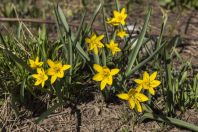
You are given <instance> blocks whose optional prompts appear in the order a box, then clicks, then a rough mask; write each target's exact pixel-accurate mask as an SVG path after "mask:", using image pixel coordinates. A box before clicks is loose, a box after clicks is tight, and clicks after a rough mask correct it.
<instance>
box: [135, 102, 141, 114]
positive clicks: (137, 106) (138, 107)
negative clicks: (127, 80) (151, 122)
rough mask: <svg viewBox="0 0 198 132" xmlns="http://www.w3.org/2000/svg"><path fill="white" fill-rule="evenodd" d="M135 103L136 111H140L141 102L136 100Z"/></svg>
mask: <svg viewBox="0 0 198 132" xmlns="http://www.w3.org/2000/svg"><path fill="white" fill-rule="evenodd" d="M135 104H136V109H137V111H138V112H142V106H141V104H140V103H139V102H138V101H136V102H135Z"/></svg>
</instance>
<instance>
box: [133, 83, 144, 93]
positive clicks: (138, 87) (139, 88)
mask: <svg viewBox="0 0 198 132" xmlns="http://www.w3.org/2000/svg"><path fill="white" fill-rule="evenodd" d="M135 90H136V91H137V92H138V93H139V92H140V91H141V90H142V85H138V86H137V87H136V89H135Z"/></svg>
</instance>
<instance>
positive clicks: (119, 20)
mask: <svg viewBox="0 0 198 132" xmlns="http://www.w3.org/2000/svg"><path fill="white" fill-rule="evenodd" d="M125 12H126V9H125V8H122V10H121V12H118V11H116V10H115V11H114V12H113V15H114V17H113V18H111V19H109V20H107V23H109V24H111V25H113V26H118V25H120V24H121V25H125V24H126V22H125V19H126V18H127V14H126V13H125Z"/></svg>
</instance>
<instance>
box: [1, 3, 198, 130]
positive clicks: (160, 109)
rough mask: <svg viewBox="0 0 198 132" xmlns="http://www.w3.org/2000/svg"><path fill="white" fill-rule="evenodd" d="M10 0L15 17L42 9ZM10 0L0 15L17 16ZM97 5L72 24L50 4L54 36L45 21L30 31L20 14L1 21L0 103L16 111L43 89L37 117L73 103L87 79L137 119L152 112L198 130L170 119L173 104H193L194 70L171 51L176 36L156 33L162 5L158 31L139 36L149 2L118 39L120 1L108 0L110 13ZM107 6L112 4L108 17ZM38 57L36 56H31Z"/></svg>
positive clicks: (123, 25)
mask: <svg viewBox="0 0 198 132" xmlns="http://www.w3.org/2000/svg"><path fill="white" fill-rule="evenodd" d="M17 2H18V4H17V6H19V7H17V9H21V11H18V12H19V15H20V16H26V14H30V15H29V17H31V18H32V17H36V16H37V15H39V16H42V15H43V14H44V13H43V12H40V10H37V11H35V10H36V9H35V8H36V7H31V4H29V3H28V2H27V1H25V0H24V1H16V3H17ZM160 2H161V3H162V4H164V5H166V6H168V7H173V6H177V4H176V1H160ZM179 2H180V4H181V5H182V6H183V5H184V4H185V5H187V6H190V7H194V8H197V7H198V3H197V1H196V0H194V1H191V2H187V1H179ZM10 3H11V2H7V1H4V5H5V7H4V9H3V11H2V13H3V15H4V16H5V17H16V13H15V11H14V8H10V7H12V6H11V4H10ZM24 5H27V6H24ZM104 5H105V4H104V3H103V2H102V1H101V2H100V4H99V5H98V6H97V7H96V9H95V11H94V13H93V15H92V16H91V18H90V21H88V23H87V21H85V17H86V15H87V14H86V11H85V12H84V13H83V14H82V17H81V20H80V24H79V25H78V26H77V29H76V30H73V29H72V27H71V26H70V24H69V23H68V20H67V17H66V16H65V14H64V10H62V8H61V7H60V6H59V5H54V6H53V8H54V15H55V16H54V17H55V18H56V27H57V29H56V30H57V32H54V33H55V34H54V36H55V40H50V38H49V34H50V31H49V30H48V29H47V28H46V26H45V25H44V24H43V25H42V26H40V27H39V28H33V29H34V30H35V32H34V33H32V32H31V29H29V28H28V27H27V25H25V24H24V23H23V22H20V21H19V22H17V24H15V25H12V24H10V25H12V27H11V29H12V30H10V28H9V27H4V28H3V29H4V30H2V31H1V32H0V106H1V105H2V104H3V101H4V100H6V98H8V97H9V98H10V99H11V100H12V101H11V103H12V104H11V105H12V108H13V110H14V111H15V114H16V116H19V109H20V106H21V105H22V106H23V105H26V104H27V103H28V102H31V100H33V99H36V98H39V97H42V96H44V95H49V97H50V101H51V104H50V107H48V108H47V111H46V112H44V113H43V114H41V115H40V116H39V118H38V119H37V122H40V121H42V120H43V119H44V118H45V117H47V116H48V115H49V114H51V113H52V112H53V111H54V110H55V109H57V108H59V107H60V106H63V105H65V104H68V103H69V104H72V105H76V103H77V101H76V100H77V97H76V96H77V95H80V94H82V93H79V88H81V90H80V92H87V91H83V90H84V88H86V87H87V86H88V85H90V84H91V86H92V88H93V89H98V90H99V89H100V92H101V93H102V95H103V97H104V100H105V101H106V102H108V101H109V100H113V99H114V98H116V99H118V98H117V97H119V98H121V99H124V100H128V102H129V108H131V112H134V113H135V114H137V117H138V118H137V120H139V119H140V120H141V121H143V120H145V119H153V120H157V121H161V122H165V123H170V124H174V125H177V126H179V127H183V128H186V129H189V130H194V131H198V126H195V125H193V124H190V123H187V122H185V121H181V120H179V119H177V118H178V117H177V114H176V112H177V111H180V112H181V113H183V112H185V111H186V110H187V109H188V108H190V107H193V108H195V109H197V106H198V104H197V97H198V91H197V89H198V74H195V73H194V71H193V68H192V67H191V62H190V61H184V60H183V59H181V56H180V54H179V53H178V52H177V50H176V46H177V45H178V44H179V43H180V39H181V38H180V37H178V36H175V37H172V38H167V37H164V36H163V33H164V29H165V27H166V22H167V14H166V13H164V12H163V13H164V14H163V20H162V21H161V29H160V30H161V33H160V34H159V36H158V37H156V38H153V37H150V36H149V35H146V33H147V32H149V31H148V26H149V21H150V19H151V18H150V16H151V15H152V8H148V10H147V15H146V17H145V21H144V25H143V27H142V29H141V31H140V34H139V35H136V36H135V37H134V36H132V34H133V33H132V32H127V33H125V35H124V37H123V38H122V37H120V36H119V35H118V32H120V31H123V32H125V29H127V22H126V21H125V19H126V16H127V13H126V10H125V8H124V7H121V5H120V3H119V1H118V0H115V5H114V7H116V10H115V11H114V14H113V10H111V9H107V8H108V7H105V6H104ZM85 7H86V8H88V6H85ZM106 10H111V14H113V15H111V16H113V17H112V18H109V17H108V15H107V14H106V12H105V11H106ZM29 11H34V12H31V13H28V12H29ZM115 12H116V13H115ZM21 13H22V14H21ZM119 13H120V14H119ZM97 16H102V20H101V22H102V24H103V25H102V27H104V32H102V33H101V32H100V31H98V30H97V29H94V28H93V24H94V22H95V20H96V17H97ZM13 27H14V28H13ZM114 42H115V43H114ZM151 43H152V47H149V46H150V44H151ZM107 44H108V46H107ZM116 44H117V45H116ZM37 57H38V58H39V62H42V63H39V62H38V61H35V60H36V58H37ZM30 59H31V60H30ZM70 66H71V67H70ZM41 69H42V70H41ZM145 71H147V72H148V73H149V75H150V76H148V75H147V74H148V73H147V72H145ZM156 71H157V72H156ZM152 73H153V74H152ZM46 76H47V77H46ZM138 78H139V79H138ZM141 78H143V79H141ZM50 79H51V80H50ZM152 81H153V82H152ZM35 82H36V83H35ZM126 93H127V94H126ZM86 94H90V93H88V92H87V93H86ZM111 95H113V96H111ZM140 98H141V99H140ZM134 108H135V109H134ZM138 112H143V115H139V114H138Z"/></svg>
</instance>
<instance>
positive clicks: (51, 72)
mask: <svg viewBox="0 0 198 132" xmlns="http://www.w3.org/2000/svg"><path fill="white" fill-rule="evenodd" d="M47 74H48V75H51V76H53V75H54V74H56V71H55V70H54V69H53V68H49V69H48V70H47Z"/></svg>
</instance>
